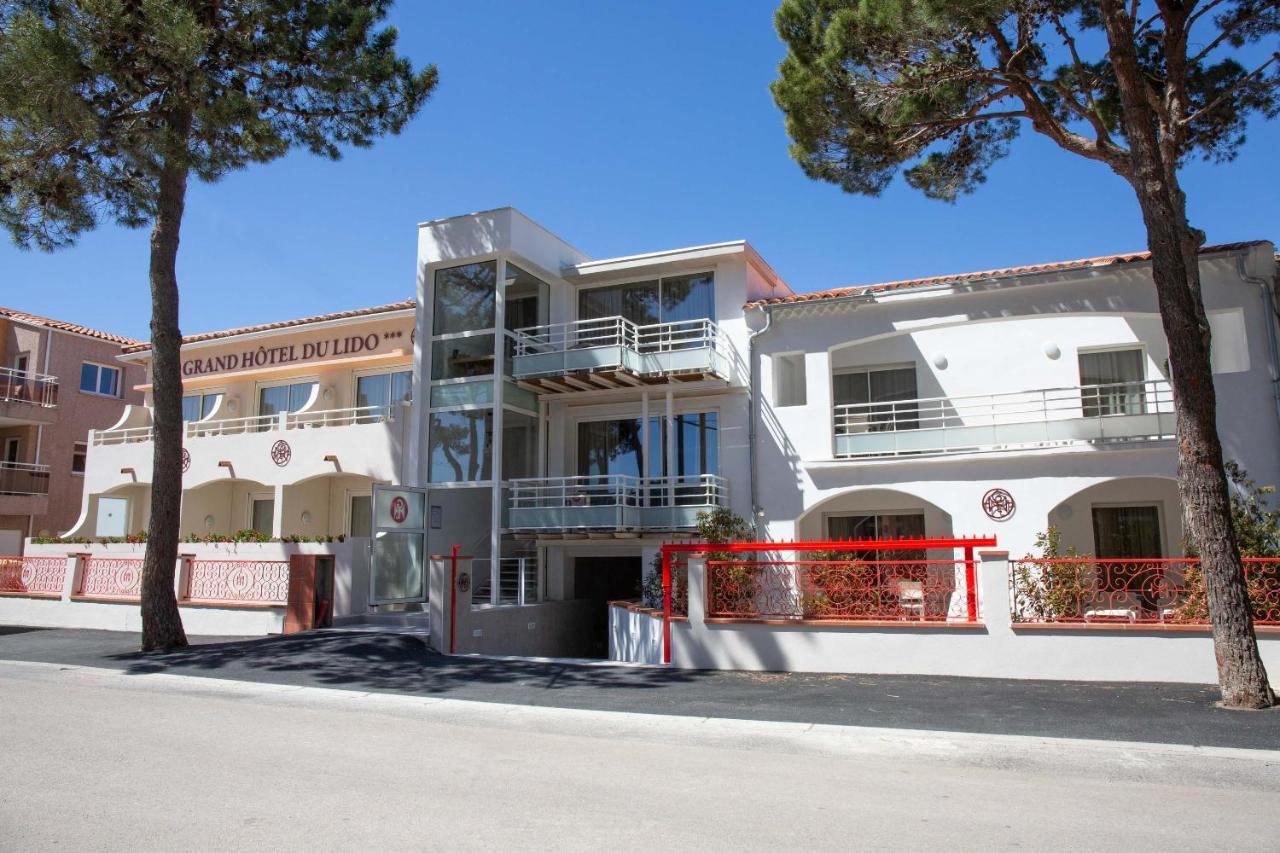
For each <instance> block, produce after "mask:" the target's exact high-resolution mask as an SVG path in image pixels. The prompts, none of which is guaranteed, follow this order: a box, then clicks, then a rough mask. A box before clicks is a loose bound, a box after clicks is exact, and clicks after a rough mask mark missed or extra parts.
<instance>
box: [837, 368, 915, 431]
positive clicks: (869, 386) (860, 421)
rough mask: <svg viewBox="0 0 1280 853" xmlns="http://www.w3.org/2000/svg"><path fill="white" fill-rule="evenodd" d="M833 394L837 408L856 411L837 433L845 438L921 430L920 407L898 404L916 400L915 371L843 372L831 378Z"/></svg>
mask: <svg viewBox="0 0 1280 853" xmlns="http://www.w3.org/2000/svg"><path fill="white" fill-rule="evenodd" d="M832 394H833V401H834V402H835V404H836V405H837V406H846V405H852V406H854V407H855V408H852V409H848V410H846V412H845V416H844V417H843V418H841V419H840V423H839V425H838V431H839V432H840V434H842V435H843V434H848V433H855V432H893V431H896V430H901V429H916V428H917V427H918V426H920V420H919V411H918V409H917V407H916V406H914V405H908V406H904V405H902V404H901V403H899V402H896V401H903V400H915V399H917V397H918V394H917V393H916V369H915V368H914V367H884V368H872V369H868V370H851V371H842V372H840V373H837V374H835V375H834V376H833V377H832Z"/></svg>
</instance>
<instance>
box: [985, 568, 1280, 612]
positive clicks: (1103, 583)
mask: <svg viewBox="0 0 1280 853" xmlns="http://www.w3.org/2000/svg"><path fill="white" fill-rule="evenodd" d="M1244 570H1245V584H1246V586H1247V588H1248V591H1249V602H1250V604H1251V606H1252V609H1253V621H1254V623H1255V624H1257V625H1280V559H1275V558H1263V557H1246V558H1245V560H1244ZM1009 584H1010V602H1011V607H1012V615H1013V621H1014V622H1015V623H1021V624H1053V623H1064V624H1070V623H1078V624H1107V623H1133V624H1162V625H1207V624H1209V608H1208V603H1207V601H1206V599H1205V592H1204V577H1203V575H1202V574H1201V571H1200V561H1199V560H1195V559H1169V560H1119V559H1107V558H1095V557H1078V558H1069V559H1052V560H1016V561H1014V562H1013V563H1012V564H1011V565H1010V572H1009Z"/></svg>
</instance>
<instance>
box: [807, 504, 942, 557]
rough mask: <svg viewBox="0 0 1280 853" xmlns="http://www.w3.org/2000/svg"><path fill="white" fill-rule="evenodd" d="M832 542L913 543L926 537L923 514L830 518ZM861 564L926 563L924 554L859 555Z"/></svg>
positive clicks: (882, 553) (901, 552) (873, 553)
mask: <svg viewBox="0 0 1280 853" xmlns="http://www.w3.org/2000/svg"><path fill="white" fill-rule="evenodd" d="M827 536H828V537H829V538H831V539H864V540H865V539H913V538H920V537H923V536H924V514H923V513H916V512H912V513H867V514H862V515H829V516H827ZM856 556H857V558H858V559H862V560H923V559H925V558H926V554H925V552H924V551H865V552H857V554H856Z"/></svg>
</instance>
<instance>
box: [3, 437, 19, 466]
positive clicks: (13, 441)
mask: <svg viewBox="0 0 1280 853" xmlns="http://www.w3.org/2000/svg"><path fill="white" fill-rule="evenodd" d="M4 461H5V462H9V463H17V462H21V461H22V439H20V438H6V439H5V440H4Z"/></svg>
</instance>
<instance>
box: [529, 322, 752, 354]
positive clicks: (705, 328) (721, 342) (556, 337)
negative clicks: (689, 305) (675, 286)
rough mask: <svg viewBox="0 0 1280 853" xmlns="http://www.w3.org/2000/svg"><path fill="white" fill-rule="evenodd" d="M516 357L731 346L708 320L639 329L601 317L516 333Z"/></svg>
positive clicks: (666, 350)
mask: <svg viewBox="0 0 1280 853" xmlns="http://www.w3.org/2000/svg"><path fill="white" fill-rule="evenodd" d="M514 335H515V339H516V357H517V358H519V357H520V356H524V355H536V354H541V353H548V352H564V351H565V350H569V349H584V348H586V347H626V348H627V349H630V350H635V351H637V352H673V351H675V350H685V349H704V348H710V349H721V348H724V347H728V346H730V344H729V342H728V340H726V339H725V337H724V333H723V332H722V331H721V330H720V327H719V326H718V325H716V324H715V323H714V322H712V321H711V320H677V321H675V322H672V323H653V324H651V325H645V326H640V325H637V324H635V323H633V322H631V321H630V320H628V319H626V318H625V317H601V318H598V319H594V320H575V321H573V322H571V323H551V324H548V325H545V326H529V327H527V328H523V329H516V330H515V332H514Z"/></svg>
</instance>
